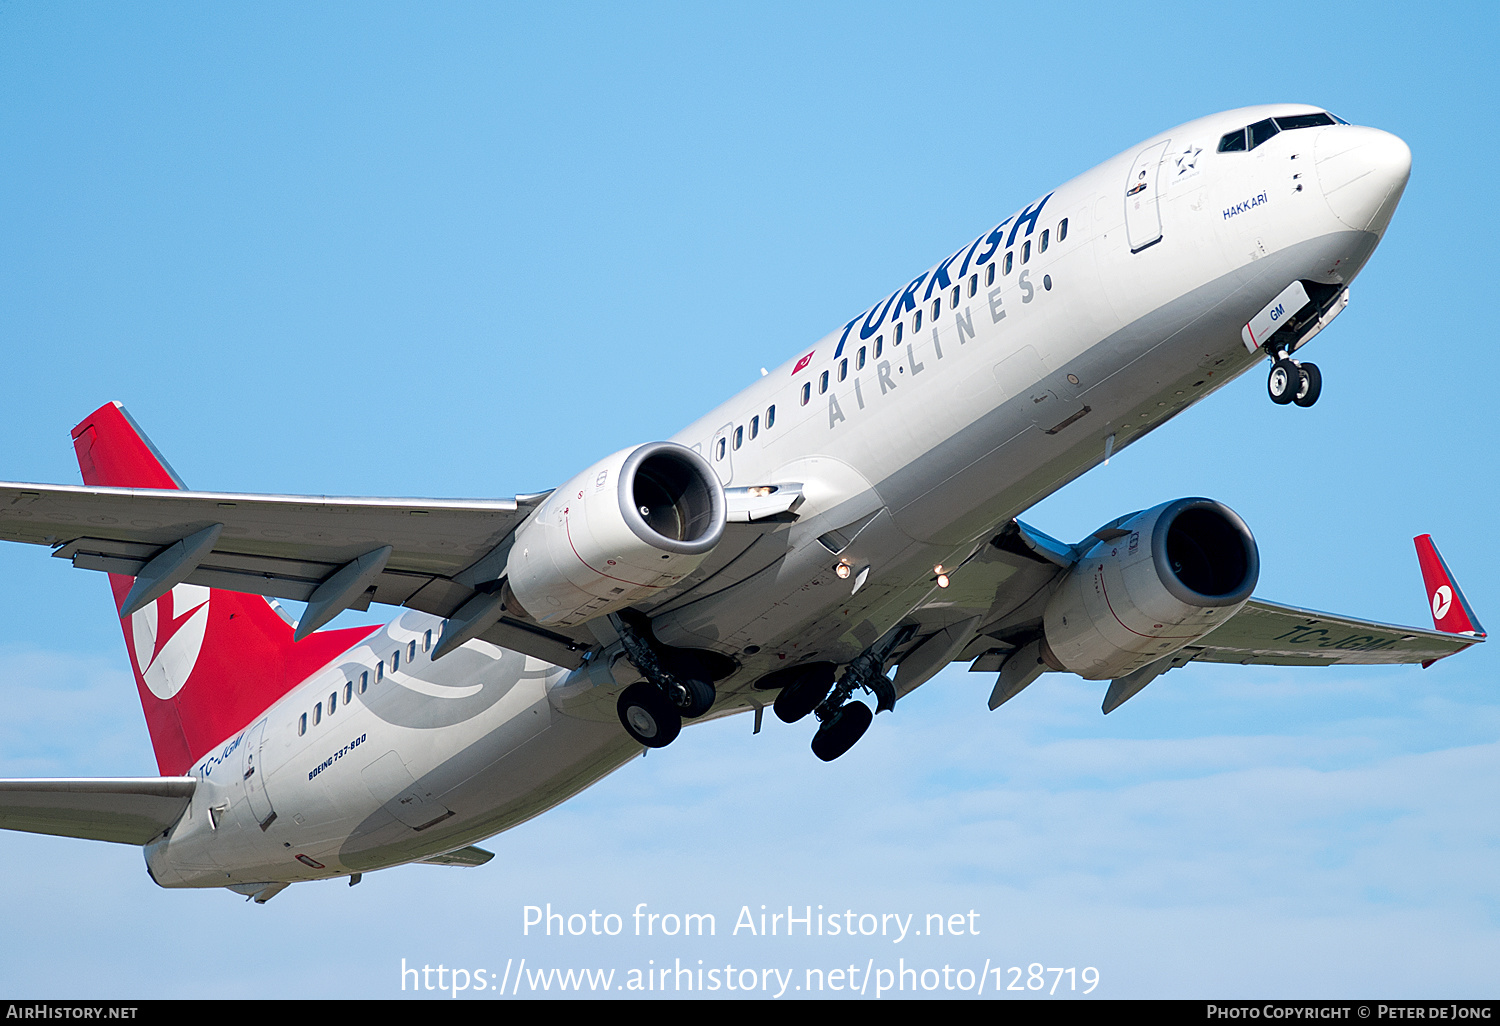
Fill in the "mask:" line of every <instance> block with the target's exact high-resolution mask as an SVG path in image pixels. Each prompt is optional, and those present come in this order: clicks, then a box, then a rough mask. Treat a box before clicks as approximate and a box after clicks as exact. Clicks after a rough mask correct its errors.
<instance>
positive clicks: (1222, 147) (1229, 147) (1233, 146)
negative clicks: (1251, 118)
mask: <svg viewBox="0 0 1500 1026" xmlns="http://www.w3.org/2000/svg"><path fill="white" fill-rule="evenodd" d="M1244 148H1245V130H1244V129H1243V128H1237V129H1235V130H1234V131H1233V132H1230V133H1229V134H1228V135H1226V136H1224V138H1222V139H1220V140H1219V152H1220V153H1230V152H1233V151H1236V150H1243V149H1244Z"/></svg>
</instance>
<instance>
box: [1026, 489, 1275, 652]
mask: <svg viewBox="0 0 1500 1026" xmlns="http://www.w3.org/2000/svg"><path fill="white" fill-rule="evenodd" d="M1096 537H1102V538H1103V539H1107V540H1101V541H1099V542H1098V543H1097V544H1096V545H1094V546H1093V547H1092V548H1090V549H1089V550H1088V552H1087V554H1085V555H1084V556H1083V558H1081V559H1080V560H1079V561H1078V562H1077V563H1076V564H1074V566H1073V569H1072V570H1071V571H1070V572H1069V573H1068V575H1067V577H1066V578H1064V579H1063V582H1062V584H1061V585H1060V586H1059V587H1058V589H1057V591H1056V592H1054V593H1053V595H1052V598H1051V600H1050V601H1049V602H1048V603H1047V609H1046V612H1045V613H1044V614H1043V627H1044V630H1045V632H1046V640H1047V647H1048V648H1049V649H1050V650H1051V651H1050V653H1048V654H1050V656H1051V659H1049V660H1048V661H1049V662H1053V663H1055V668H1056V669H1060V670H1069V671H1072V672H1073V673H1076V674H1078V675H1079V676H1080V677H1085V678H1088V679H1089V680H1108V679H1110V678H1113V677H1123V676H1125V675H1126V674H1128V673H1131V672H1133V671H1135V670H1138V669H1140V668H1141V667H1143V666H1145V665H1147V664H1148V663H1152V662H1155V661H1156V660H1158V659H1160V658H1162V657H1163V656H1166V655H1170V654H1171V653H1173V652H1175V651H1177V650H1178V649H1180V648H1182V647H1183V646H1185V645H1190V644H1192V643H1193V642H1195V641H1197V640H1198V639H1199V638H1201V637H1203V636H1204V635H1206V634H1208V633H1209V632H1210V631H1212V630H1213V629H1214V628H1215V627H1217V626H1219V625H1220V624H1221V623H1223V622H1224V621H1225V620H1228V619H1229V618H1230V617H1231V616H1233V615H1234V614H1235V613H1237V612H1238V611H1239V610H1240V608H1241V607H1242V606H1244V604H1245V603H1246V601H1248V600H1249V598H1250V593H1251V592H1252V591H1254V590H1255V582H1256V580H1257V579H1258V578H1259V576H1260V552H1259V550H1258V549H1257V548H1256V546H1255V539H1254V537H1252V536H1251V534H1250V529H1249V528H1248V527H1246V526H1245V522H1244V521H1243V520H1241V519H1240V518H1239V516H1237V515H1236V514H1235V512H1234V511H1233V510H1231V509H1230V508H1229V507H1228V506H1225V505H1224V504H1223V503H1221V502H1215V501H1214V500H1212V499H1178V500H1177V501H1176V502H1168V503H1163V504H1162V505H1160V506H1157V507H1155V508H1153V509H1148V510H1146V511H1145V512H1143V513H1136V514H1133V515H1132V516H1129V517H1125V518H1124V519H1122V520H1120V521H1117V522H1116V523H1115V524H1112V525H1111V526H1110V527H1108V528H1105V529H1102V530H1100V531H1099V532H1097V535H1096Z"/></svg>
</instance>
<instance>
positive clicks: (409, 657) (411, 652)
mask: <svg viewBox="0 0 1500 1026" xmlns="http://www.w3.org/2000/svg"><path fill="white" fill-rule="evenodd" d="M416 658H417V643H416V642H415V641H413V642H411V643H409V644H408V645H407V646H406V661H407V662H409V663H410V662H415V661H416Z"/></svg>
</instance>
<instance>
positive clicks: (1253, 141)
mask: <svg viewBox="0 0 1500 1026" xmlns="http://www.w3.org/2000/svg"><path fill="white" fill-rule="evenodd" d="M1279 131H1281V129H1279V128H1277V127H1276V119H1275V118H1266V120H1264V121H1257V122H1256V123H1255V124H1253V125H1251V126H1250V148H1251V149H1252V150H1253V149H1255V147H1257V146H1259V145H1260V144H1261V143H1263V142H1265V141H1266V140H1267V139H1269V138H1271V136H1273V135H1275V134H1276V133H1277V132H1279Z"/></svg>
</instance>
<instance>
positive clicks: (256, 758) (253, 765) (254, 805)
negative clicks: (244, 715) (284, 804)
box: [243, 720, 276, 830]
mask: <svg viewBox="0 0 1500 1026" xmlns="http://www.w3.org/2000/svg"><path fill="white" fill-rule="evenodd" d="M265 736H266V721H265V720H261V721H260V722H259V723H257V724H256V725H255V726H253V727H251V728H250V732H249V733H248V734H246V735H245V741H244V751H245V758H244V769H243V773H244V784H245V798H246V799H247V800H248V801H249V802H250V811H251V812H252V813H254V815H255V822H257V823H259V824H260V828H261V829H262V830H264V829H266V827H268V826H270V825H271V821H272V820H273V819H275V818H276V810H275V809H273V808H271V796H270V795H269V794H268V793H267V792H266V774H265V769H264V767H262V766H261V758H260V746H261V741H262V740H263V739H264V738H265Z"/></svg>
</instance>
